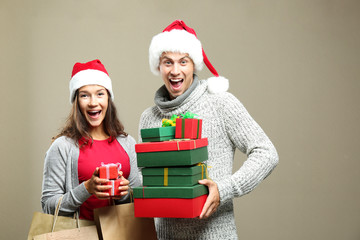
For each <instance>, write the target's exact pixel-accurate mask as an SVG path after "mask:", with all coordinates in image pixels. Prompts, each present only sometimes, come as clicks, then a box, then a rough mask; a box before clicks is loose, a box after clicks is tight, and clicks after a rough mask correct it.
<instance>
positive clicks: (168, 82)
mask: <svg viewBox="0 0 360 240" xmlns="http://www.w3.org/2000/svg"><path fill="white" fill-rule="evenodd" d="M159 70H160V74H161V78H162V79H163V81H164V83H165V86H166V89H167V90H168V92H169V95H170V99H175V98H176V97H178V96H180V95H181V94H183V93H184V92H185V91H186V90H187V89H188V88H189V87H190V86H191V84H192V82H193V74H194V63H193V61H192V60H191V58H190V57H189V55H188V54H187V53H177V52H164V53H163V54H162V55H161V57H160V63H159Z"/></svg>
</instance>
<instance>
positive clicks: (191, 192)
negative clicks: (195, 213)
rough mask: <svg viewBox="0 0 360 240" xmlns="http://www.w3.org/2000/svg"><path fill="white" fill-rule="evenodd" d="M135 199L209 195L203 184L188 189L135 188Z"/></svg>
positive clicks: (187, 187)
mask: <svg viewBox="0 0 360 240" xmlns="http://www.w3.org/2000/svg"><path fill="white" fill-rule="evenodd" d="M133 192H134V198H196V197H199V196H201V195H204V194H208V188H207V187H206V186H204V185H201V184H196V185H194V186H186V187H135V188H133Z"/></svg>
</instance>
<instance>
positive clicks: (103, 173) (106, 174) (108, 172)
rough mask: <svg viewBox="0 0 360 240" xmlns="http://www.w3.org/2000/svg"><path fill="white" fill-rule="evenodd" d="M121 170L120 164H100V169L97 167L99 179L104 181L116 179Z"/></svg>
mask: <svg viewBox="0 0 360 240" xmlns="http://www.w3.org/2000/svg"><path fill="white" fill-rule="evenodd" d="M120 169H121V164H120V163H117V164H115V163H109V164H103V163H101V167H99V177H100V178H105V179H118V174H119V173H118V171H120Z"/></svg>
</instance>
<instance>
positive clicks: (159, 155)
mask: <svg viewBox="0 0 360 240" xmlns="http://www.w3.org/2000/svg"><path fill="white" fill-rule="evenodd" d="M201 129H202V120H201V119H195V118H177V119H176V126H175V127H174V126H169V127H160V128H151V129H141V137H142V139H143V143H139V144H136V145H135V151H136V153H137V161H138V166H139V167H142V176H143V186H142V187H136V188H134V189H133V190H134V207H135V217H167V218H194V217H197V216H199V215H200V213H201V210H202V208H203V206H204V203H205V201H206V198H207V194H208V189H207V187H206V186H204V185H201V184H198V180H201V179H204V178H206V177H207V174H206V165H205V164H203V163H202V162H203V161H206V160H207V159H208V150H207V145H208V140H207V138H201Z"/></svg>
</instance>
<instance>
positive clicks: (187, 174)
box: [141, 165, 206, 186]
mask: <svg viewBox="0 0 360 240" xmlns="http://www.w3.org/2000/svg"><path fill="white" fill-rule="evenodd" d="M204 170H205V169H204V168H203V167H202V166H200V165H195V166H190V167H169V168H158V167H150V168H143V169H142V170H141V171H142V176H143V185H144V186H193V185H195V184H197V183H198V181H199V180H201V179H204V178H206V172H205V171H204Z"/></svg>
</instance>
